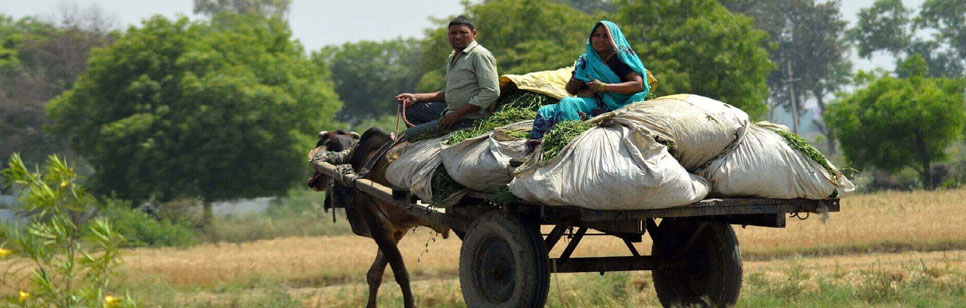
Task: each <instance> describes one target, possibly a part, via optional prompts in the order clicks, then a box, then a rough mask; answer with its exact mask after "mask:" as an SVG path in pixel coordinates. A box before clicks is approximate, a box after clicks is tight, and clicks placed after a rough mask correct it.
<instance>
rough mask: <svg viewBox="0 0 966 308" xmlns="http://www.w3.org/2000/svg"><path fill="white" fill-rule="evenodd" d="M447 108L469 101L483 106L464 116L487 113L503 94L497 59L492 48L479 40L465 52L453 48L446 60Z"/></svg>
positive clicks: (480, 115) (474, 117)
mask: <svg viewBox="0 0 966 308" xmlns="http://www.w3.org/2000/svg"><path fill="white" fill-rule="evenodd" d="M444 91H445V95H446V105H447V107H446V112H447V113H449V112H452V111H456V110H457V109H460V108H461V107H463V106H465V105H466V104H473V105H477V106H480V111H476V112H471V113H467V114H466V115H465V116H463V118H464V119H480V118H484V117H486V116H487V109H488V108H489V107H490V105H492V104H493V102H495V101H496V99H497V98H498V97H500V85H499V81H498V76H497V74H496V60H495V59H493V54H491V53H490V51H489V50H486V48H483V46H480V44H479V43H477V42H476V41H475V40H474V41H473V42H472V43H470V45H469V46H466V48H464V49H463V51H462V52H460V53H456V51H453V52H452V53H450V55H449V59H448V61H447V62H446V89H445V90H444Z"/></svg>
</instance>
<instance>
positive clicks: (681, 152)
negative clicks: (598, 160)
mask: <svg viewBox="0 0 966 308" xmlns="http://www.w3.org/2000/svg"><path fill="white" fill-rule="evenodd" d="M611 121H614V122H617V123H620V124H623V125H626V126H630V127H638V126H644V127H647V129H648V130H650V131H652V132H654V134H655V136H656V137H658V138H660V139H663V140H669V141H671V142H673V143H674V146H673V148H674V151H673V152H674V153H673V155H674V158H676V159H677V160H678V162H680V163H681V165H683V166H684V168H685V169H687V170H689V171H693V170H695V169H697V168H698V167H701V166H702V165H704V164H705V163H707V162H708V161H710V160H711V159H713V158H715V157H717V156H718V155H721V154H722V153H724V152H726V150H727V149H728V148H729V147H730V146H731V145H732V143H734V142H735V141H736V140H738V138H739V137H740V136H741V135H742V134H744V131H745V128H746V127H748V114H746V113H745V112H744V111H741V109H738V108H736V107H734V106H731V105H728V104H725V103H722V102H720V101H716V100H713V99H710V98H707V97H703V96H699V95H691V94H678V95H671V96H664V97H659V98H656V99H652V100H648V101H643V102H638V103H634V104H630V105H627V106H625V107H623V108H621V109H618V110H616V111H614V112H613V118H612V119H611Z"/></svg>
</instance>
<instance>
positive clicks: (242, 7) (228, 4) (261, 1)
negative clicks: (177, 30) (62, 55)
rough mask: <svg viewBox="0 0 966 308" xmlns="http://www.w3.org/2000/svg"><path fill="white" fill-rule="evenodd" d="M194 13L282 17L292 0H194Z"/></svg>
mask: <svg viewBox="0 0 966 308" xmlns="http://www.w3.org/2000/svg"><path fill="white" fill-rule="evenodd" d="M194 1H195V13H198V14H202V15H207V16H215V15H218V14H229V15H235V14H240V15H259V16H265V17H278V18H284V17H285V14H287V13H288V8H289V6H291V5H292V0H194Z"/></svg>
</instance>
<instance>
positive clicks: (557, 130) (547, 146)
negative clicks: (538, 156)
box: [543, 121, 595, 162]
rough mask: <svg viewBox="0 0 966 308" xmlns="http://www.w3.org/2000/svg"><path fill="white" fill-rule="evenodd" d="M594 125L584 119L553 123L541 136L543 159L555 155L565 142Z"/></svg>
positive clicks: (546, 159)
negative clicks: (544, 134)
mask: <svg viewBox="0 0 966 308" xmlns="http://www.w3.org/2000/svg"><path fill="white" fill-rule="evenodd" d="M594 126H595V125H594V124H590V123H587V122H584V121H563V122H559V123H557V124H556V125H554V126H553V127H552V128H550V130H549V131H547V135H546V136H544V137H543V161H545V162H546V161H550V160H551V159H553V158H554V157H557V155H559V154H560V151H561V150H563V148H564V147H565V146H567V144H569V143H570V142H571V141H573V140H574V139H576V138H577V136H580V134H581V133H583V132H585V131H587V130H588V129H591V128H593V127H594Z"/></svg>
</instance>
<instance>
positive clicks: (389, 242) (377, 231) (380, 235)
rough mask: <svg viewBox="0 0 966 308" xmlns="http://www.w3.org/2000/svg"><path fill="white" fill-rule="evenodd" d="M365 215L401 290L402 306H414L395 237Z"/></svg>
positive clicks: (407, 307) (371, 217)
mask: <svg viewBox="0 0 966 308" xmlns="http://www.w3.org/2000/svg"><path fill="white" fill-rule="evenodd" d="M366 217H367V218H368V219H369V221H370V224H369V230H370V231H371V232H372V233H371V235H372V239H373V240H375V241H376V245H377V246H379V253H380V254H383V255H384V256H385V257H386V260H387V261H388V262H389V266H391V267H392V274H393V277H395V278H396V283H398V284H399V288H400V289H401V290H402V294H403V307H405V308H414V307H416V300H415V299H414V298H413V291H412V289H411V288H410V286H409V272H408V271H407V270H406V264H405V263H404V262H403V258H402V254H401V253H399V248H398V247H396V237H395V236H393V235H394V234H391V233H390V231H389V230H386V227H384V226H382V225H380V224H378V223H376V222H375V221H373V220H374V218H373V215H366Z"/></svg>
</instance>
